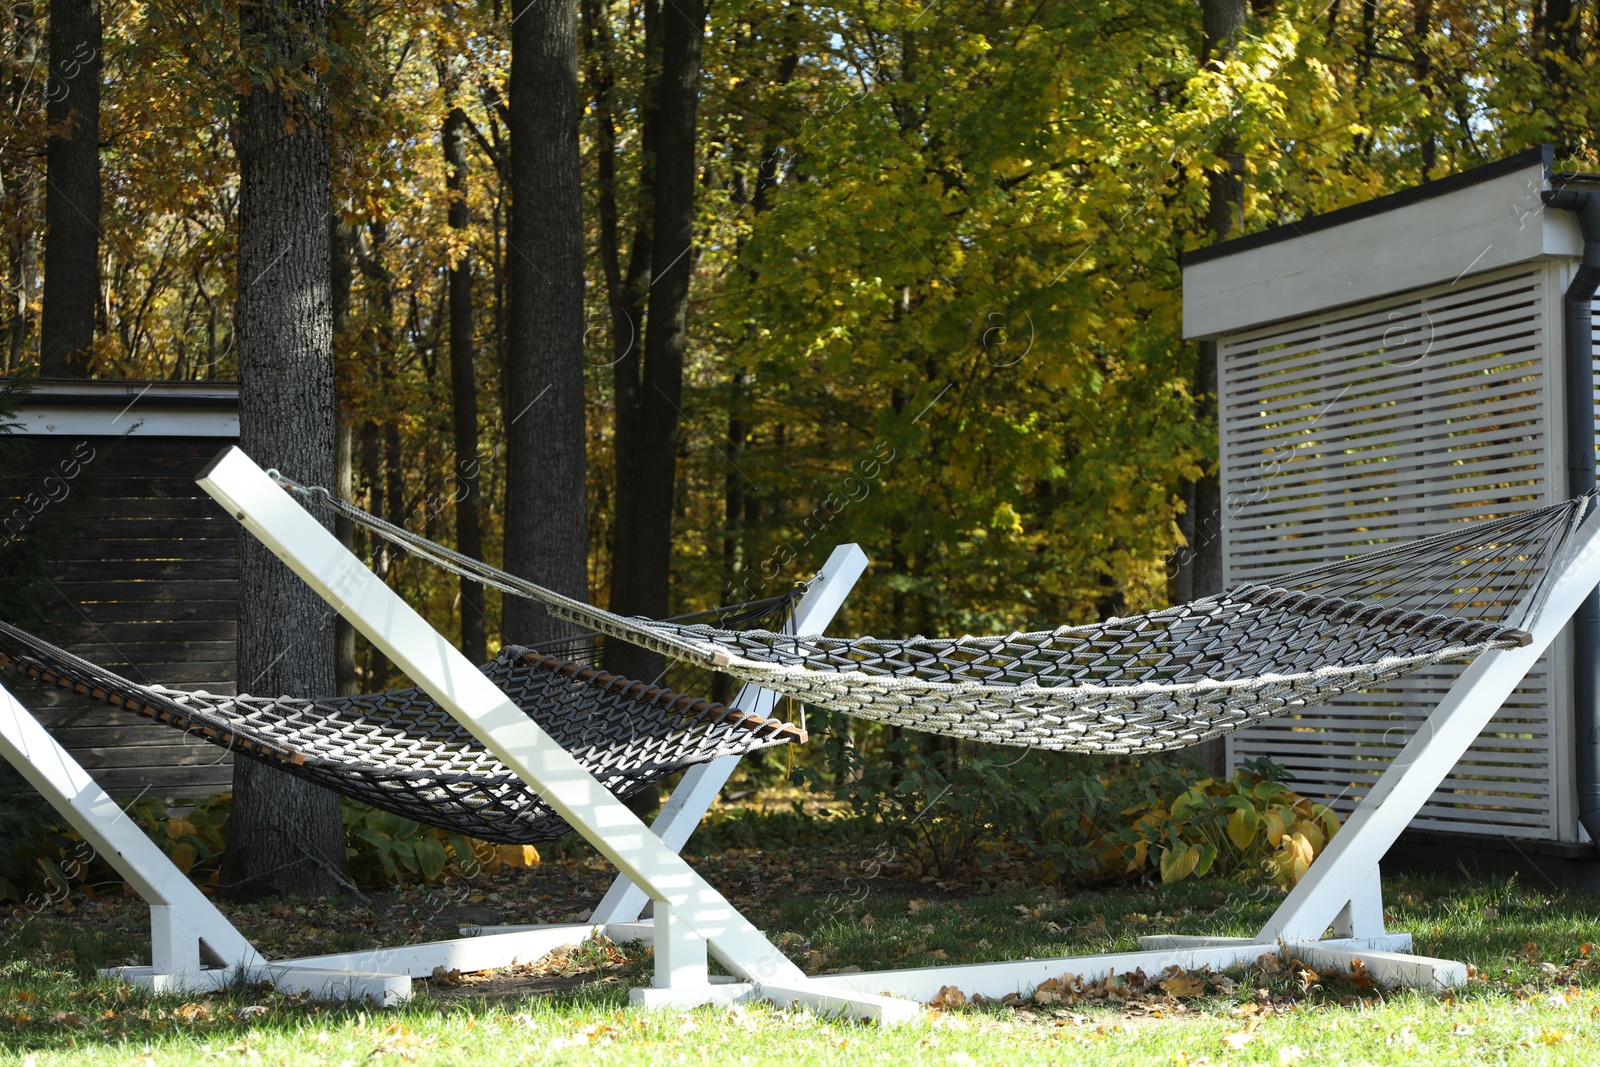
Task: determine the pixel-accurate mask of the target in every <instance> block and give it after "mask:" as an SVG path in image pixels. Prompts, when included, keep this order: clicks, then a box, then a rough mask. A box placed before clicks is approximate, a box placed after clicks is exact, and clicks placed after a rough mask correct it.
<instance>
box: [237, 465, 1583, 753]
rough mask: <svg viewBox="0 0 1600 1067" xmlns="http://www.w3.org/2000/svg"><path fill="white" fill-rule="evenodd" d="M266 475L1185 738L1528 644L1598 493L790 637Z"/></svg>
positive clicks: (654, 645) (1084, 725) (652, 629)
mask: <svg viewBox="0 0 1600 1067" xmlns="http://www.w3.org/2000/svg"><path fill="white" fill-rule="evenodd" d="M268 473H269V474H271V475H272V476H273V478H274V479H275V480H276V481H277V482H278V483H279V484H280V485H282V486H284V488H286V489H289V490H291V491H293V492H295V493H297V494H298V495H300V496H302V497H303V498H305V499H306V500H307V501H309V502H315V503H317V504H320V505H321V506H322V507H324V508H327V509H329V510H332V511H334V512H336V513H337V514H340V515H343V516H345V517H347V518H349V519H350V520H351V521H352V522H356V523H358V524H360V525H361V526H363V527H365V528H367V529H369V530H371V531H372V532H373V533H375V534H376V535H378V536H380V537H382V538H384V539H386V540H388V541H390V542H392V543H394V544H396V545H399V546H401V547H403V548H405V549H406V550H408V551H409V552H411V553H412V554H414V555H416V556H419V557H421V558H423V559H426V560H428V561H430V562H432V563H435V564H437V565H438V566H440V567H443V568H445V569H446V570H449V571H451V572H453V573H456V574H459V575H462V576H465V577H467V578H470V579H472V580H474V581H479V582H482V583H483V584H485V585H488V586H492V587H494V588H496V589H499V590H501V591H502V592H505V593H509V594H512V595H514V596H522V597H529V598H532V599H534V600H537V601H539V602H541V603H542V604H544V605H545V607H546V609H547V610H548V611H549V612H550V613H551V614H552V615H555V616H557V617H559V618H563V619H567V620H570V621H572V622H575V623H578V624H579V625H581V626H583V627H586V628H588V629H591V630H594V631H597V632H599V633H602V634H605V635H607V636H610V637H614V638H617V639H619V640H623V641H626V642H629V643H631V644H635V645H639V646H642V647H644V648H648V649H651V650H653V651H656V652H659V653H662V654H663V655H666V656H669V657H671V658H673V659H677V660H681V661H685V662H689V663H694V664H698V665H700V666H704V667H711V668H714V669H716V670H720V671H723V672H725V673H727V674H730V675H733V676H734V677H736V678H739V679H741V680H743V681H747V682H753V683H755V684H757V685H760V686H763V687H765V688H767V689H770V690H773V691H775V692H778V693H781V694H784V695H786V696H790V697H793V698H794V699H796V700H799V701H802V702H804V703H805V704H808V705H810V706H812V707H820V708H828V709H831V710H834V711H840V712H844V713H846V714H849V715H853V716H857V717H860V718H865V719H872V720H875V721H878V722H884V723H890V724H892V725H896V726H904V727H908V728H910V729H914V730H922V731H927V732H930V733H939V734H945V735H949V736H952V737H960V738H970V739H972V740H976V741H986V742H991V743H995V744H1004V745H1021V746H1027V747H1032V748H1041V749H1054V750H1064V751H1078V752H1107V753H1134V752H1158V751H1163V750H1167V749H1175V748H1183V747H1185V746H1188V745H1192V744H1195V743H1197V742H1199V741H1204V740H1206V739H1207V738H1211V737H1216V736H1219V735H1221V734H1225V733H1228V732H1231V731H1233V730H1237V729H1240V728H1242V727H1245V726H1249V725H1250V724H1252V723H1255V722H1259V721H1260V720H1262V719H1267V718H1271V717H1273V716H1276V715H1282V714H1285V713H1287V712H1290V711H1293V710H1295V709H1297V708H1301V707H1306V706H1313V705H1317V704H1322V703H1326V702H1327V701H1329V700H1331V699H1333V698H1334V697H1336V696H1339V695H1340V694H1341V693H1346V692H1349V691H1351V690H1356V689H1361V688H1365V687H1368V686H1371V685H1373V684H1376V683H1379V682H1383V681H1386V680H1388V679H1391V678H1396V677H1399V676H1401V675H1404V674H1409V673H1411V672H1413V671H1416V670H1418V669H1419V668H1422V667H1425V666H1427V665H1429V664H1434V663H1439V662H1443V661H1447V660H1470V659H1472V658H1474V657H1476V656H1478V655H1480V654H1482V653H1483V652H1486V651H1488V650H1489V649H1493V648H1510V647H1515V646H1519V645H1525V644H1527V643H1528V640H1529V638H1528V634H1527V632H1526V629H1527V628H1528V627H1530V626H1531V625H1532V623H1533V620H1534V618H1536V617H1537V614H1538V611H1539V609H1540V607H1541V606H1542V605H1543V603H1544V600H1545V597H1546V596H1547V594H1548V592H1549V588H1548V587H1549V581H1550V576H1551V575H1552V574H1553V573H1554V571H1555V570H1556V567H1557V564H1558V563H1559V562H1560V560H1561V559H1562V556H1563V553H1564V552H1565V551H1567V549H1568V547H1569V542H1570V540H1571V538H1572V535H1573V533H1574V531H1575V530H1576V529H1577V526H1578V524H1579V522H1580V521H1581V520H1582V519H1583V518H1584V516H1585V515H1587V514H1588V512H1589V509H1590V508H1591V507H1592V506H1593V501H1594V495H1593V494H1589V495H1586V496H1582V497H1578V498H1575V499H1573V500H1569V501H1566V502H1564V503H1561V504H1556V505H1553V506H1550V507H1545V508H1539V509H1536V510H1533V511H1526V512H1522V513H1520V514H1516V515H1512V516H1509V517H1506V518H1502V519H1495V520H1492V521H1489V522H1479V523H1473V524H1462V525H1461V526H1459V527H1457V528H1455V529H1452V530H1450V531H1448V532H1446V533H1443V534H1440V535H1438V536H1435V537H1431V538H1427V539H1425V540H1421V541H1414V542H1408V543H1404V544H1398V545H1392V546H1389V547H1386V548H1382V549H1379V550H1377V551H1373V552H1368V553H1365V554H1362V555H1356V556H1351V557H1350V558H1348V559H1345V560H1342V561H1340V562H1336V563H1331V564H1327V565H1325V566H1320V567H1314V568H1311V569H1308V570H1301V571H1295V572H1292V573H1286V574H1284V575H1283V576H1282V577H1279V578H1276V579H1274V580H1273V581H1271V582H1269V583H1254V584H1249V585H1243V586H1239V587H1238V588H1235V589H1233V590H1231V591H1229V592H1227V593H1223V594H1221V595H1218V596H1212V597H1206V598H1205V599H1203V600H1196V601H1192V602H1190V603H1188V604H1183V605H1180V606H1178V607H1173V608H1167V609H1165V610H1162V611H1154V612H1151V613H1149V614H1147V615H1135V616H1131V617H1129V618H1125V619H1107V620H1106V621H1104V622H1099V623H1095V624H1092V625H1088V626H1064V627H1061V628H1059V629H1055V630H1043V631H1038V632H1033V633H1011V634H1004V635H999V636H994V637H972V636H963V637H954V638H934V637H910V638H882V637H853V638H832V637H818V636H798V637H797V636H790V635H784V634H777V633H770V632H767V631H762V630H750V631H733V630H723V629H715V628H712V627H709V626H705V625H682V624H674V623H668V622H659V621H655V620H651V619H645V618H629V617H625V616H621V615H617V614H614V613H612V612H609V611H605V610H603V609H600V608H595V607H591V606H590V605H588V604H584V603H582V602H580V601H577V600H574V599H572V598H570V597H566V596H562V595H561V594H559V593H556V592H553V591H551V590H549V589H545V588H543V587H542V586H538V585H534V584H533V583H531V582H527V581H524V580H523V579H521V578H518V577H516V576H515V575H512V574H508V573H506V572H505V571H502V570H499V569H497V568H495V567H491V566H489V565H487V564H485V563H481V562H479V561H477V560H474V559H471V558H470V557H467V556H463V555H461V554H460V553H458V552H455V551H453V550H451V549H449V548H446V547H444V546H442V545H439V544H436V543H434V542H432V541H429V540H427V539H426V538H423V537H420V536H418V535H416V534H414V533H411V532H409V531H407V530H405V529H402V528H401V527H398V526H395V525H393V524H391V523H388V522H385V521H384V520H382V519H379V518H377V517H376V516H373V515H369V514H368V513H366V512H364V511H362V510H360V509H359V508H356V507H353V506H352V505H350V504H347V503H344V502H342V501H339V500H337V499H335V498H333V497H332V496H331V495H330V494H329V493H328V492H327V491H326V490H325V489H322V488H320V487H305V486H300V485H297V484H295V483H293V482H292V481H290V480H289V479H286V478H284V477H283V476H281V475H280V474H278V473H277V472H276V471H269V472H268Z"/></svg>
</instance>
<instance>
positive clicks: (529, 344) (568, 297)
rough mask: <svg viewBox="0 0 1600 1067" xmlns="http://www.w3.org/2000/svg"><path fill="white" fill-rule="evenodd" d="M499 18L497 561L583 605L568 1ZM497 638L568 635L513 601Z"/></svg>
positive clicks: (572, 41)
mask: <svg viewBox="0 0 1600 1067" xmlns="http://www.w3.org/2000/svg"><path fill="white" fill-rule="evenodd" d="M511 14H512V16H513V19H512V24H511V108H510V111H511V114H510V120H509V124H510V134H511V227H510V234H509V237H508V245H509V250H508V252H507V258H508V259H509V260H510V274H511V277H510V286H511V291H510V298H509V300H508V307H507V317H508V322H507V327H508V332H509V337H508V352H507V356H506V366H505V372H504V379H505V404H506V408H505V423H506V444H507V456H506V530H505V564H506V569H507V570H509V571H511V572H513V573H515V574H519V575H522V576H523V577H525V578H528V579H531V580H532V581H534V582H538V583H539V584H541V585H545V586H548V587H550V588H553V589H555V590H557V591H558V592H561V593H565V594H566V595H568V596H572V597H577V598H579V599H584V600H587V599H588V584H589V583H588V560H587V558H586V557H587V545H588V521H589V502H588V490H587V463H588V461H587V457H586V454H585V436H586V435H585V433H584V399H583V333H584V321H583V289H584V278H583V193H582V189H581V188H580V185H579V163H578V110H579V109H578V27H577V0H517V2H516V3H515V4H514V5H513V6H512V10H511ZM502 629H503V630H504V632H505V634H506V637H507V638H508V639H509V640H512V641H518V642H523V643H532V642H538V641H544V640H549V639H551V638H555V637H560V636H564V635H567V634H570V633H571V632H572V628H571V627H570V626H569V625H568V624H567V623H564V622H561V621H560V620H557V619H555V618H553V617H551V616H550V615H548V614H546V613H545V611H544V610H543V609H542V608H540V607H539V606H538V605H536V604H534V603H532V602H531V601H528V600H524V599H522V598H507V600H506V602H505V609H504V621H503V623H502Z"/></svg>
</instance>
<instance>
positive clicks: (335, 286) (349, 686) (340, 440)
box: [328, 211, 360, 696]
mask: <svg viewBox="0 0 1600 1067" xmlns="http://www.w3.org/2000/svg"><path fill="white" fill-rule="evenodd" d="M354 239H355V238H354V235H353V234H352V233H351V230H350V227H349V226H348V225H346V224H345V222H344V220H343V219H342V218H341V217H340V214H339V212H337V211H330V212H329V214H328V287H329V304H330V306H331V308H332V318H333V348H334V352H335V353H336V355H335V360H337V353H338V351H339V350H340V348H341V339H342V338H343V337H344V335H345V333H346V331H348V330H349V328H350V287H351V284H352V283H353V282H354V280H355V253H354V251H353V249H352V247H351V246H352V244H353V242H354ZM346 400H348V398H346ZM335 408H336V412H337V413H336V415H335V418H336V419H337V422H336V423H335V425H334V431H333V432H334V446H333V449H334V450H333V455H334V459H333V480H334V493H335V494H336V495H337V496H338V497H339V499H340V500H344V501H348V502H352V503H353V502H354V500H353V497H354V493H355V471H354V461H353V457H352V455H351V449H352V448H353V447H354V440H353V437H354V435H353V433H352V430H351V426H350V413H349V410H348V408H347V407H346V405H345V403H343V402H340V400H339V398H337V397H336V398H335ZM333 531H334V533H335V534H336V535H337V536H338V538H339V543H340V544H341V545H343V546H344V547H345V548H348V549H350V550H351V551H352V552H353V551H355V547H356V531H355V523H353V522H351V521H350V520H349V519H346V518H344V517H342V516H341V517H339V518H336V519H334V521H333ZM333 647H334V653H333V678H334V691H335V692H336V693H338V694H339V695H340V696H351V695H352V694H354V693H357V692H359V691H360V689H359V687H358V683H357V681H356V628H355V627H354V626H352V625H350V623H349V621H348V620H346V619H345V618H343V617H342V616H336V617H335V618H334V620H333Z"/></svg>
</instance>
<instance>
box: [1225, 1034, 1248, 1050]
mask: <svg viewBox="0 0 1600 1067" xmlns="http://www.w3.org/2000/svg"><path fill="white" fill-rule="evenodd" d="M1254 1037H1255V1035H1254V1034H1252V1033H1250V1031H1248V1030H1235V1031H1234V1032H1233V1033H1231V1034H1223V1035H1222V1044H1223V1045H1224V1047H1226V1048H1227V1049H1228V1050H1229V1051H1230V1052H1238V1051H1239V1050H1240V1049H1242V1048H1244V1047H1245V1046H1246V1045H1248V1044H1249V1043H1250V1042H1251V1041H1252V1040H1253V1039H1254Z"/></svg>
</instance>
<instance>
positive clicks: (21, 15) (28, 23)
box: [0, 2, 39, 374]
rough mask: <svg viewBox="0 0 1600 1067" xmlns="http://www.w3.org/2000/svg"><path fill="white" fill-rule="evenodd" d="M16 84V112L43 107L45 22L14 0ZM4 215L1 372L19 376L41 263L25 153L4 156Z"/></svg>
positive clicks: (32, 174)
mask: <svg viewBox="0 0 1600 1067" xmlns="http://www.w3.org/2000/svg"><path fill="white" fill-rule="evenodd" d="M10 30H11V55H10V56H8V57H7V58H8V59H9V61H10V64H11V83H10V84H9V85H8V86H7V87H6V105H7V106H8V107H9V108H10V110H11V113H12V114H13V115H21V114H24V113H25V112H29V111H32V110H33V109H34V108H35V107H37V105H38V101H37V100H36V99H35V96H36V94H37V91H38V87H37V86H38V83H37V82H36V81H35V79H34V78H33V77H31V76H30V72H31V71H32V70H33V67H34V63H35V62H36V60H37V58H38V54H39V21H38V19H37V18H35V17H34V5H33V4H32V3H29V2H23V3H17V4H13V5H12V8H11V26H10ZM0 182H3V183H4V184H3V185H0V189H3V190H4V199H3V200H0V213H3V215H4V217H5V220H6V226H5V231H6V268H7V277H8V280H9V286H8V289H9V292H10V294H11V297H12V299H11V301H10V307H9V309H8V310H9V311H10V313H11V314H10V321H9V322H8V323H7V326H6V338H5V345H6V354H5V360H4V366H3V367H0V372H3V373H5V374H15V373H16V372H17V371H18V370H19V369H21V367H22V361H23V359H24V358H25V355H26V353H27V350H28V335H29V333H30V331H31V327H32V323H31V322H30V321H29V320H30V318H31V315H30V313H29V309H30V308H31V307H32V305H33V293H34V286H35V284H36V282H35V276H36V275H37V273H38V270H37V267H38V263H37V258H38V256H37V241H36V239H35V236H34V226H35V221H34V220H35V217H36V216H35V212H36V210H37V201H38V188H39V182H38V177H37V174H36V171H35V169H34V164H33V161H32V160H31V159H29V158H27V157H26V156H25V155H23V154H21V153H17V154H14V155H12V156H9V157H7V158H3V159H0Z"/></svg>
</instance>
